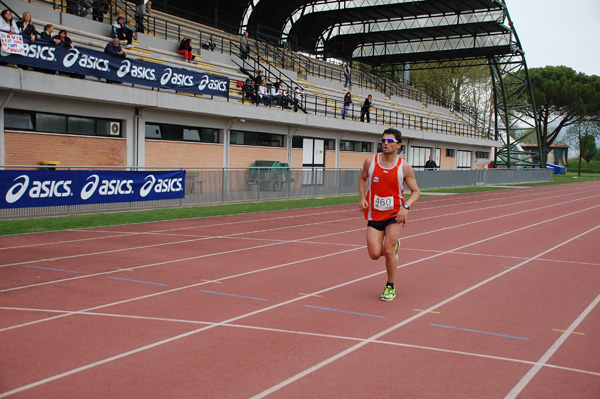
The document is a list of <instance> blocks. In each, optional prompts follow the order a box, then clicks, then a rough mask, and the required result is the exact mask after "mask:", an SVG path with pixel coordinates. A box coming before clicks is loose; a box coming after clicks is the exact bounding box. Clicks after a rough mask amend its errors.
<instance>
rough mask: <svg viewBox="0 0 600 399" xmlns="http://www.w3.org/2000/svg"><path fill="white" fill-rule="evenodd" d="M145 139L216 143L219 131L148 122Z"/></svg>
mask: <svg viewBox="0 0 600 399" xmlns="http://www.w3.org/2000/svg"><path fill="white" fill-rule="evenodd" d="M145 137H146V138H147V139H162V140H172V141H195V142H203V143H218V142H219V131H218V130H217V129H209V128H203V127H191V126H180V125H169V124H166V123H151V122H148V123H146V128H145Z"/></svg>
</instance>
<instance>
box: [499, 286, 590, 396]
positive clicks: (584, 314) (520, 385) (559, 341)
mask: <svg viewBox="0 0 600 399" xmlns="http://www.w3.org/2000/svg"><path fill="white" fill-rule="evenodd" d="M598 302H600V295H598V296H597V297H596V299H594V300H593V301H592V303H590V304H589V305H588V307H587V308H585V310H584V311H583V312H581V314H580V315H579V317H577V318H576V319H575V321H573V323H571V325H570V326H569V328H567V330H566V331H565V332H564V333H562V334H561V336H560V338H558V339H557V340H556V342H554V344H553V345H552V346H551V347H550V349H548V350H547V351H546V353H544V355H543V356H542V357H541V358H540V360H538V361H537V362H536V363H535V365H534V366H533V367H532V368H531V369H530V370H529V372H527V374H525V375H524V376H523V378H521V381H519V382H518V383H517V385H515V387H514V388H513V389H512V390H511V391H510V392H509V393H508V394H507V395H506V396H505V399H515V398H516V397H517V396H518V395H519V394H520V393H521V392H522V391H523V389H525V387H526V386H527V385H528V384H529V383H530V382H531V380H532V379H533V377H535V376H536V374H537V373H538V372H539V371H540V370H541V369H542V367H543V366H544V365H545V364H546V363H547V362H548V360H550V358H551V357H552V355H554V354H555V353H556V351H558V349H559V348H560V347H561V345H562V344H564V343H565V341H566V340H567V338H569V336H570V335H571V334H572V333H573V331H575V329H576V328H577V326H579V324H581V322H582V321H583V320H584V319H585V318H586V317H587V316H588V315H589V314H590V313H591V312H592V310H594V308H595V307H596V305H598Z"/></svg>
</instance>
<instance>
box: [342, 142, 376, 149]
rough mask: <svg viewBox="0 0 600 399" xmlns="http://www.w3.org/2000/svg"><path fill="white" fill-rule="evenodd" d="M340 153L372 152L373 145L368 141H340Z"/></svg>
mask: <svg viewBox="0 0 600 399" xmlns="http://www.w3.org/2000/svg"><path fill="white" fill-rule="evenodd" d="M340 151H354V152H372V151H373V143H369V142H366V141H350V140H342V141H340Z"/></svg>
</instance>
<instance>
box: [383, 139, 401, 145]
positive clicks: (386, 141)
mask: <svg viewBox="0 0 600 399" xmlns="http://www.w3.org/2000/svg"><path fill="white" fill-rule="evenodd" d="M381 142H382V143H383V144H385V143H397V142H398V140H396V139H381Z"/></svg>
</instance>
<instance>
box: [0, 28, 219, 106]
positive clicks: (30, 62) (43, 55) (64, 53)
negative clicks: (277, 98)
mask: <svg viewBox="0 0 600 399" xmlns="http://www.w3.org/2000/svg"><path fill="white" fill-rule="evenodd" d="M0 62H6V63H14V64H17V65H23V66H30V67H34V68H40V69H43V70H51V71H61V72H66V73H72V74H77V75H85V76H95V77H97V78H101V79H106V80H109V81H113V82H122V83H129V84H133V85H141V86H148V87H154V88H158V89H173V90H177V91H183V92H187V93H195V94H203V95H209V96H216V97H229V78H228V77H225V76H216V75H209V74H206V73H201V72H196V71H190V70H187V69H183V68H175V67H171V66H167V65H159V64H156V63H152V62H147V61H141V60H136V59H134V58H119V57H115V56H112V55H109V54H106V53H104V52H101V51H96V50H91V49H88V48H84V47H77V48H74V49H68V48H66V47H65V46H63V45H55V44H54V42H49V41H47V40H43V39H37V40H36V41H35V42H31V41H30V40H29V38H28V37H23V54H22V55H21V54H8V53H4V52H2V54H1V56H0Z"/></svg>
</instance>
